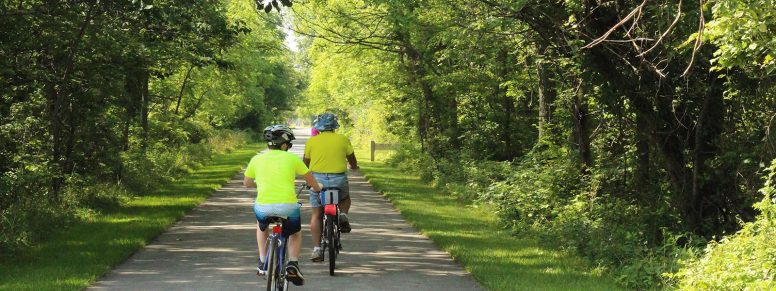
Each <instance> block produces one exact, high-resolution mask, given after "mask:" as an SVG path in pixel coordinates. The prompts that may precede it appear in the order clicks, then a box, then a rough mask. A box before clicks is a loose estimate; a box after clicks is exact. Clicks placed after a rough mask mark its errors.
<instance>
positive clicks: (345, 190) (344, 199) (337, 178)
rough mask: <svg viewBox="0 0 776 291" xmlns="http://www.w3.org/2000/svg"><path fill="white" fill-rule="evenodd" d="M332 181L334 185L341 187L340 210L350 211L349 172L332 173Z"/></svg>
mask: <svg viewBox="0 0 776 291" xmlns="http://www.w3.org/2000/svg"><path fill="white" fill-rule="evenodd" d="M330 181H331V182H330V183H331V184H332V185H331V186H332V187H337V188H339V189H340V192H339V197H340V203H339V208H340V212H343V213H348V211H350V183H348V175H347V173H343V174H335V175H332V176H331V177H330Z"/></svg>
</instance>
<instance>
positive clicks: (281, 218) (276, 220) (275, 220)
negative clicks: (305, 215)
mask: <svg viewBox="0 0 776 291" xmlns="http://www.w3.org/2000/svg"><path fill="white" fill-rule="evenodd" d="M286 220H288V217H287V216H276V215H270V216H267V222H269V223H283V222H285V221H286Z"/></svg>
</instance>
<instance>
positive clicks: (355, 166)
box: [346, 153, 358, 170]
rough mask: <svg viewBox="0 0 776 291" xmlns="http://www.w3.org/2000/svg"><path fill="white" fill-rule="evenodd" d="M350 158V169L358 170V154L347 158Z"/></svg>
mask: <svg viewBox="0 0 776 291" xmlns="http://www.w3.org/2000/svg"><path fill="white" fill-rule="evenodd" d="M346 158H348V163H349V164H350V168H351V169H353V170H358V161H357V160H356V154H355V153H353V154H349V155H347V156H346Z"/></svg>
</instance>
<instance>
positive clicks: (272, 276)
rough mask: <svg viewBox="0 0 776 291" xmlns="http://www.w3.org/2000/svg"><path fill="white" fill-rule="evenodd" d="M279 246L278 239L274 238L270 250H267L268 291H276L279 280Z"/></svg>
mask: <svg viewBox="0 0 776 291" xmlns="http://www.w3.org/2000/svg"><path fill="white" fill-rule="evenodd" d="M277 246H278V241H277V238H272V240H271V241H270V243H269V248H267V291H274V290H275V288H276V284H277V278H278V277H279V272H278V269H277V265H278V254H277Z"/></svg>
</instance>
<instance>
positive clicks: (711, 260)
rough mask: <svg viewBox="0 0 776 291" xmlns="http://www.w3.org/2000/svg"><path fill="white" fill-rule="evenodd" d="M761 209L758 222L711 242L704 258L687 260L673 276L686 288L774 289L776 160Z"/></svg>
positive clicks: (775, 286)
mask: <svg viewBox="0 0 776 291" xmlns="http://www.w3.org/2000/svg"><path fill="white" fill-rule="evenodd" d="M769 171H770V173H769V174H768V175H767V176H766V182H765V187H763V188H762V189H761V190H760V191H761V193H762V194H763V196H764V197H763V199H762V200H761V201H760V202H758V203H756V204H755V205H754V207H755V208H756V209H757V210H759V211H760V214H759V215H758V216H757V219H756V220H755V221H754V222H750V223H746V224H744V226H743V228H742V229H741V230H740V231H739V232H737V233H736V234H733V235H731V236H727V237H724V238H722V239H721V240H720V241H719V242H711V243H709V245H708V246H707V247H706V249H705V251H704V254H703V256H702V257H699V258H695V259H689V260H685V261H684V262H683V263H684V264H685V265H684V267H683V268H682V269H681V270H679V271H678V272H676V273H674V274H673V275H670V276H669V277H676V278H678V280H679V284H678V287H679V289H682V290H695V289H706V290H773V289H775V288H776V283H775V282H776V281H774V280H776V271H774V270H775V269H776V245H774V243H773V238H774V237H776V160H774V161H773V162H772V165H771V167H770V168H769Z"/></svg>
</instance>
